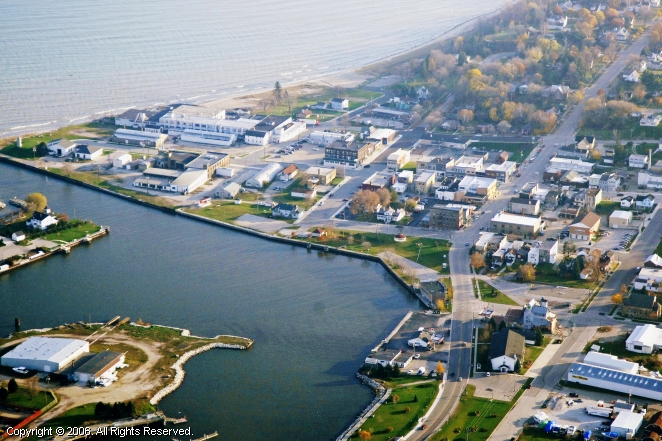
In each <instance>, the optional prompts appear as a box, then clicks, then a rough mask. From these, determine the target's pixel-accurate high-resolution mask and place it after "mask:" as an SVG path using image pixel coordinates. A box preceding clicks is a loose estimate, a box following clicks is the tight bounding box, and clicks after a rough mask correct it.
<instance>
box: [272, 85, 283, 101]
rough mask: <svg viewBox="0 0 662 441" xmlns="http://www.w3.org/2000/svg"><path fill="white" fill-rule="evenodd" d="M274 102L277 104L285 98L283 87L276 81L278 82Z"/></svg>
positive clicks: (275, 87) (275, 86)
mask: <svg viewBox="0 0 662 441" xmlns="http://www.w3.org/2000/svg"><path fill="white" fill-rule="evenodd" d="M273 94H274V103H276V105H279V104H280V100H281V99H282V98H283V88H282V87H281V86H280V82H279V81H276V84H274V92H273Z"/></svg>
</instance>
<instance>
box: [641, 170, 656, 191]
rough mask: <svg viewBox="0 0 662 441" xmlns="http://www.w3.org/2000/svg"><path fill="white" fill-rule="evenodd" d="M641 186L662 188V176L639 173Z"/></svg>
mask: <svg viewBox="0 0 662 441" xmlns="http://www.w3.org/2000/svg"><path fill="white" fill-rule="evenodd" d="M637 186H638V187H639V188H662V176H655V175H651V174H649V173H645V172H639V173H638V174H637Z"/></svg>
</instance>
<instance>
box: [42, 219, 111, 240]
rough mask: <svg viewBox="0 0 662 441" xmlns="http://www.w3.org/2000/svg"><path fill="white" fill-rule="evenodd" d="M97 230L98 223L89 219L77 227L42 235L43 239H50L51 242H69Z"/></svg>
mask: <svg viewBox="0 0 662 441" xmlns="http://www.w3.org/2000/svg"><path fill="white" fill-rule="evenodd" d="M97 231H99V226H98V225H96V224H94V223H92V222H89V221H85V222H83V223H82V224H81V225H79V226H77V227H74V228H70V229H68V230H64V231H57V232H54V233H49V234H47V235H46V236H44V237H43V239H46V240H51V241H53V242H71V241H74V240H76V239H80V238H82V237H85V236H87V235H88V234H90V233H96V232H97Z"/></svg>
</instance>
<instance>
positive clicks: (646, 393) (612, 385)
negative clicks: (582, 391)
mask: <svg viewBox="0 0 662 441" xmlns="http://www.w3.org/2000/svg"><path fill="white" fill-rule="evenodd" d="M567 378H568V381H569V382H572V383H578V384H582V385H585V386H591V387H597V388H599V389H605V390H608V391H611V392H620V393H622V394H626V395H627V394H632V395H635V396H639V397H645V398H649V399H653V400H657V401H662V379H658V378H655V377H651V376H648V375H639V374H632V373H627V372H623V371H621V370H618V369H614V368H607V367H600V366H596V365H593V364H590V363H587V362H584V363H572V364H571V365H570V369H569V370H568V377H567ZM621 413H623V412H621Z"/></svg>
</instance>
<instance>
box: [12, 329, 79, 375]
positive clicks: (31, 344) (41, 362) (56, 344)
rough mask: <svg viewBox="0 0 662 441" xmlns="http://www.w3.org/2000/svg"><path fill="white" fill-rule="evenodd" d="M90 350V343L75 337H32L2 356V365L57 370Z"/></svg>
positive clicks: (37, 369) (35, 369)
mask: <svg viewBox="0 0 662 441" xmlns="http://www.w3.org/2000/svg"><path fill="white" fill-rule="evenodd" d="M89 351H90V344H89V343H88V342H86V341H83V340H77V339H73V338H51V337H30V338H28V339H27V340H25V341H24V342H23V343H21V344H19V345H18V346H17V347H15V348H14V349H12V350H11V351H9V352H7V353H6V354H5V355H3V356H2V358H0V365H2V366H8V367H25V368H26V369H29V370H34V371H42V372H57V371H59V370H60V369H62V368H64V367H66V366H68V365H69V364H71V363H73V362H74V361H75V360H76V359H77V358H78V357H80V356H81V355H83V354H84V353H86V352H89Z"/></svg>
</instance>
